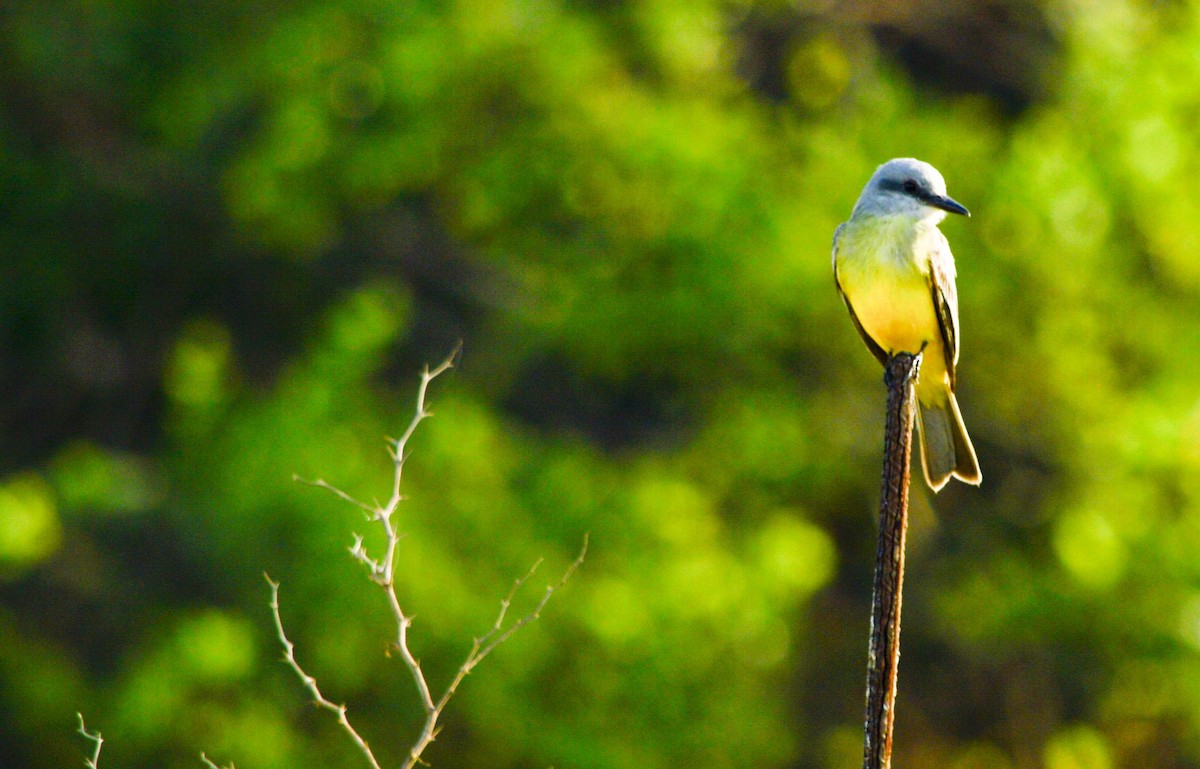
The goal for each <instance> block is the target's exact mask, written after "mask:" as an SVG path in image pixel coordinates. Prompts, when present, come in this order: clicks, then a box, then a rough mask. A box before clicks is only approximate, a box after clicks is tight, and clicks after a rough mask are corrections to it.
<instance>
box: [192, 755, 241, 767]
mask: <svg viewBox="0 0 1200 769" xmlns="http://www.w3.org/2000/svg"><path fill="white" fill-rule="evenodd" d="M200 761H201V762H203V764H204V765H205V766H206V767H208V769H237V767H236V766H234V765H233V762H232V761H230V762H229V764H228V765H227V766H219V765H217V764H215V763H213V760H212V759H211V758H209V757H208V756H206V755H205V754H204V753H201V754H200Z"/></svg>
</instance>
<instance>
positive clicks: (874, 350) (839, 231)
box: [833, 223, 953, 366]
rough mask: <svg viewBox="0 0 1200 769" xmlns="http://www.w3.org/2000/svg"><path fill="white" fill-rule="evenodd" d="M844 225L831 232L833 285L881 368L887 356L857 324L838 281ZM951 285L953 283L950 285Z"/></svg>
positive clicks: (886, 360)
mask: <svg viewBox="0 0 1200 769" xmlns="http://www.w3.org/2000/svg"><path fill="white" fill-rule="evenodd" d="M845 226H846V225H845V223H842V224H839V225H838V228H837V229H836V230H834V232H833V283H834V285H835V286H837V292H838V296H840V297H841V298H842V303H843V304H845V305H846V309H847V310H848V311H849V312H850V320H852V321H854V328H856V329H858V335H859V336H860V337H862V340H863V342H864V343H865V344H866V345H867V349H868V350H870V351H871V354H872V355H874V356H875V360H877V361H879V363H880V364H881V365H883V366H887V362H888V354H887V352H885V351H884V349H883V348H882V347H880V346H879V345H878V344H877V343H876V342H875V340H874V339H872V338H871V337H870V336H869V335H868V334H867V332H866V331H864V330H863V327H862V323H859V321H858V316H857V315H855V314H854V308H853V307H851V306H850V300H849V299H847V298H846V292H845V291H842V283H841V281H840V280H838V268H837V254H838V238H839V237H840V236H841V234H842V229H843V228H844V227H845ZM952 285H953V283H952Z"/></svg>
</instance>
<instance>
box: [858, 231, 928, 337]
mask: <svg viewBox="0 0 1200 769" xmlns="http://www.w3.org/2000/svg"><path fill="white" fill-rule="evenodd" d="M922 235H923V233H922V231H921V229H920V228H919V227H914V226H913V222H911V221H910V220H895V219H888V218H884V217H877V218H874V219H872V220H870V221H867V222H861V223H860V222H851V223H849V224H847V226H846V227H845V229H844V230H843V231H842V233H841V235H840V236H839V238H838V250H837V265H836V268H837V279H838V285H840V286H841V288H842V293H843V294H845V296H846V299H847V301H849V303H850V306H851V307H852V308H854V314H855V315H856V316H857V317H858V322H859V323H860V324H862V327H863V330H864V331H866V332H867V334H869V335H870V337H871V338H872V339H874V340H875V342H876V343H877V344H879V346H880V347H882V348H883V349H884V350H885V351H886V352H888V353H895V352H911V353H915V352H918V351H920V350H921V348H922V347H923V346H925V345H933V344H937V345H938V346H939V347H940V344H941V331H940V329H939V327H938V320H937V314H936V313H935V312H934V307H933V295H932V293H931V289H930V283H929V256H928V252H927V251H925V250H924V249H923V241H924V238H923V237H922ZM926 351H927V352H929V351H930V350H929V349H928V348H926ZM927 357H928V356H927Z"/></svg>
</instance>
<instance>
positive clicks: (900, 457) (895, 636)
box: [863, 353, 921, 769]
mask: <svg viewBox="0 0 1200 769" xmlns="http://www.w3.org/2000/svg"><path fill="white" fill-rule="evenodd" d="M920 369H921V356H920V355H919V354H918V355H915V356H914V355H909V354H908V353H899V354H897V355H894V356H892V357H890V358H888V362H887V367H886V372H885V374H884V382H885V383H886V384H887V386H888V406H887V427H886V430H885V434H884V447H883V452H884V456H883V494H882V498H881V499H880V502H879V544H878V547H877V549H876V551H875V587H874V591H873V595H872V598H871V641H870V648H869V652H868V660H867V713H866V723H865V725H864V739H863V769H888V767H890V766H891V762H892V726H893V723H894V721H895V715H896V673H897V669H898V666H899V664H900V605H901V601H902V597H903V592H904V536H905V532H906V531H907V528H908V484H909V459H910V457H911V455H912V429H913V420H914V417H915V413H916V411H915V407H916V404H915V399H914V383H915V382H916V380H917V375H918V373H919V372H920Z"/></svg>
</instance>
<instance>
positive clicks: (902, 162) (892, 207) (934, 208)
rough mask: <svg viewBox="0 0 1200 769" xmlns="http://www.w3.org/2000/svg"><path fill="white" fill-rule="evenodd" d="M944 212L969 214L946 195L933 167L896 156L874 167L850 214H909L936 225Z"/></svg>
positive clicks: (942, 217)
mask: <svg viewBox="0 0 1200 769" xmlns="http://www.w3.org/2000/svg"><path fill="white" fill-rule="evenodd" d="M946 212H950V213H952V214H962V215H964V216H970V215H971V213H970V212H969V211H967V209H966V208H964V207H963V206H962V205H961V204H959V203H958V202H956V201H955V200H953V199H951V198H949V197H947V196H946V180H945V179H943V178H942V175H941V174H940V173H938V170H937V169H936V168H934V167H933V166H931V165H929V164H928V163H924V162H922V161H920V160H916V159H914V158H896V159H895V160H889V161H888V162H886V163H884V164H883V165H881V166H880V167H879V168H877V169H875V173H874V174H873V175H872V176H871V181H869V182H867V186H866V187H864V188H863V191H862V195H860V196H859V198H858V202H857V203H855V204H854V213H853V214H852V216H855V217H856V216H909V217H912V218H913V219H926V220H931V221H933V223H935V224H936V223H937V222H940V221H941V220H942V219H944V218H945V217H946Z"/></svg>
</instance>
